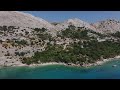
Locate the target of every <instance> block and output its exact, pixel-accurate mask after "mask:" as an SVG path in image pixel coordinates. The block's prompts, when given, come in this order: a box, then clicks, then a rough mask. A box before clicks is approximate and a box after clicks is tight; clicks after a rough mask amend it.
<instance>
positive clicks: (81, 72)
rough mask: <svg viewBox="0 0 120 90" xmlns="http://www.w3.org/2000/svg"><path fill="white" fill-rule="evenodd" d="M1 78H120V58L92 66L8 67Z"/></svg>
mask: <svg viewBox="0 0 120 90" xmlns="http://www.w3.org/2000/svg"><path fill="white" fill-rule="evenodd" d="M113 65H117V66H116V67H112V66H113ZM0 79H120V60H115V61H111V62H107V63H105V64H103V65H102V66H92V67H90V68H83V67H82V68H80V67H68V66H63V65H49V66H41V67H40V66H39V67H7V68H1V69H0Z"/></svg>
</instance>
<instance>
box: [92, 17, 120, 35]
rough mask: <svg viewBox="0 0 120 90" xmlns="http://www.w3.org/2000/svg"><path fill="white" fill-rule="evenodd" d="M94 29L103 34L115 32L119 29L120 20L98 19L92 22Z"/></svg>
mask: <svg viewBox="0 0 120 90" xmlns="http://www.w3.org/2000/svg"><path fill="white" fill-rule="evenodd" d="M92 25H93V26H94V27H95V28H96V31H98V32H100V33H102V34H104V33H106V34H109V33H115V32H117V31H120V21H118V20H115V19H107V20H104V21H99V22H97V23H94V24H92Z"/></svg>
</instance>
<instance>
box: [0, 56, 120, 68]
mask: <svg viewBox="0 0 120 90" xmlns="http://www.w3.org/2000/svg"><path fill="white" fill-rule="evenodd" d="M115 59H120V56H116V57H114V58H108V59H103V60H101V61H97V62H95V63H90V64H83V65H80V64H73V63H57V62H49V63H41V64H30V65H27V64H22V63H20V62H16V63H13V64H11V63H6V64H5V65H0V67H16V66H17V67H21V66H28V67H36V66H47V65H65V66H75V67H91V66H97V65H102V64H104V63H105V62H108V61H112V60H115Z"/></svg>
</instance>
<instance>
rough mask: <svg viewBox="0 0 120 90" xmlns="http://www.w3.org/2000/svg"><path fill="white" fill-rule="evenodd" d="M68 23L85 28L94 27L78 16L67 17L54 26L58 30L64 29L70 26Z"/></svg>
mask: <svg viewBox="0 0 120 90" xmlns="http://www.w3.org/2000/svg"><path fill="white" fill-rule="evenodd" d="M70 25H74V26H75V27H83V28H86V29H91V30H95V28H94V27H93V26H91V25H90V24H89V23H87V22H84V21H82V20H80V19H78V18H74V19H68V20H66V21H64V22H63V23H59V24H57V25H56V28H57V29H58V30H64V29H66V28H68V26H70Z"/></svg>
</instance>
